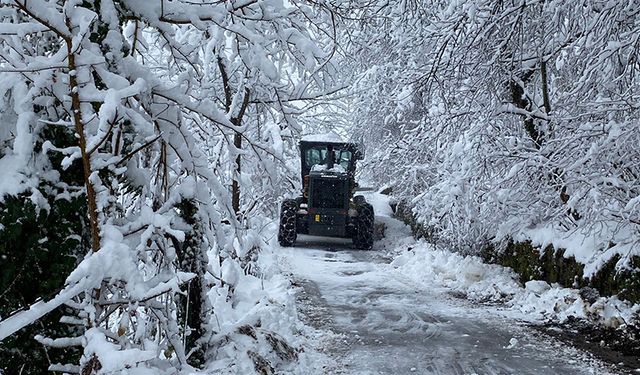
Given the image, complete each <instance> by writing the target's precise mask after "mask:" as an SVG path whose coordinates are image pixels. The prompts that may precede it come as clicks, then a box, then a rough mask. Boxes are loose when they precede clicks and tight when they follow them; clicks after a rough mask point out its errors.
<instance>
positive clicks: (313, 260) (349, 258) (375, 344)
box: [274, 193, 615, 375]
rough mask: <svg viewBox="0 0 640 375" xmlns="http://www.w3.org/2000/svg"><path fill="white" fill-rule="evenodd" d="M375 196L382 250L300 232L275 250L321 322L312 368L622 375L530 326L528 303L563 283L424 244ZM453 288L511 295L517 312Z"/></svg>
mask: <svg viewBox="0 0 640 375" xmlns="http://www.w3.org/2000/svg"><path fill="white" fill-rule="evenodd" d="M366 198H367V200H368V201H369V202H371V203H372V205H373V206H374V210H375V211H376V221H377V222H378V223H384V225H385V226H386V227H387V228H386V237H385V238H384V239H383V240H381V241H376V243H375V245H374V249H373V250H372V251H357V250H353V249H352V246H351V242H350V241H349V240H344V239H330V238H320V237H311V236H299V238H298V242H297V244H296V247H294V248H278V249H277V253H276V254H275V255H274V256H275V258H276V261H277V263H278V264H279V265H280V267H281V268H282V269H285V270H288V271H289V272H290V273H291V276H292V277H293V278H294V279H295V280H296V284H297V285H298V286H299V291H298V301H299V304H298V313H299V314H300V316H301V317H303V318H304V320H305V322H306V323H307V324H309V325H310V326H311V328H308V327H307V328H306V329H305V330H304V333H305V334H306V335H307V336H308V338H309V341H308V342H307V343H308V344H313V345H312V347H310V348H309V352H310V353H311V352H315V354H313V355H312V357H310V358H311V360H310V361H309V362H307V364H308V367H306V369H307V370H308V372H307V373H308V374H363V375H366V374H414V373H415V374H438V375H450V374H456V375H462V374H478V375H481V374H482V375H484V374H610V373H615V371H614V370H612V369H610V368H608V367H607V366H606V365H603V364H602V363H600V362H599V361H597V360H595V359H593V358H592V356H591V355H589V354H587V353H584V352H582V351H580V350H577V349H574V348H571V347H568V346H567V345H566V344H564V343H561V342H559V341H557V340H555V339H552V338H549V337H548V336H545V335H543V334H541V333H539V332H538V331H536V330H533V329H531V328H529V327H528V325H527V323H521V322H520V320H521V317H524V316H528V314H529V312H527V311H526V309H525V307H531V306H536V304H535V303H533V302H531V301H528V300H527V299H526V298H525V297H528V298H531V296H532V295H534V294H536V293H538V294H540V296H545V293H548V294H547V295H548V296H549V297H548V298H551V299H553V298H552V296H562V293H563V289H560V288H553V287H549V288H547V287H546V286H545V285H542V284H541V283H535V282H534V283H529V284H527V287H526V288H523V287H522V286H520V285H519V284H518V282H516V281H515V280H516V279H515V275H513V273H511V272H510V271H509V270H507V269H506V268H503V267H499V266H495V265H486V264H483V263H482V262H481V261H480V260H479V259H476V258H472V257H462V256H459V255H457V254H453V253H451V252H448V251H445V250H440V249H435V248H433V247H431V246H429V245H427V244H424V243H420V242H416V241H415V240H413V239H412V238H411V234H410V231H409V229H408V228H406V227H405V226H404V225H403V224H401V223H400V222H398V221H397V220H395V219H393V218H392V217H391V215H392V213H391V210H390V209H389V207H388V198H387V197H385V196H383V195H381V194H378V193H369V194H366ZM276 247H277V245H276ZM394 258H395V259H394ZM553 290H555V291H556V292H557V293H556V294H555V295H554V294H553V292H551V291H553ZM452 294H453V295H455V294H464V295H465V296H468V297H470V299H472V300H479V301H496V300H500V301H505V302H508V303H510V305H508V306H509V309H508V310H507V311H508V312H509V313H505V309H504V308H502V307H501V304H477V303H472V302H469V301H468V300H466V299H460V298H456V297H454V296H452ZM541 298H542V297H541ZM558 298H559V297H558ZM558 298H556V299H558ZM556 299H553V300H556ZM518 301H519V302H518ZM545 301H546V300H545ZM544 303H545V302H544V301H543V300H542V299H541V301H540V306H543V305H544ZM567 303H568V302H567ZM570 306H573V304H571V305H570ZM535 311H538V312H540V314H542V311H543V310H541V309H538V310H535ZM554 311H555V310H554ZM567 311H569V309H568V308H567ZM516 312H517V313H516ZM317 352H323V353H326V354H327V355H328V356H329V357H322V356H320V355H319V354H317ZM313 356H315V357H313ZM314 361H315V362H314Z"/></svg>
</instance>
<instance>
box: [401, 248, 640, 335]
mask: <svg viewBox="0 0 640 375" xmlns="http://www.w3.org/2000/svg"><path fill="white" fill-rule="evenodd" d="M392 266H393V267H395V268H396V270H397V271H398V272H400V273H402V274H403V275H406V276H409V277H410V278H412V279H414V280H416V281H418V282H420V283H423V284H428V285H429V286H430V287H445V288H448V289H451V290H452V291H453V292H454V294H461V295H464V296H466V297H467V298H469V299H471V300H473V301H478V302H504V303H505V306H506V309H505V310H504V312H505V314H507V315H509V316H512V317H514V318H517V319H520V320H523V321H527V322H530V323H544V322H550V321H553V322H560V323H561V322H564V321H566V320H567V319H569V318H570V317H574V318H580V319H585V320H588V321H591V322H594V323H597V324H602V325H605V326H608V327H614V328H617V327H619V326H621V325H623V324H639V323H640V322H639V321H638V314H640V304H635V305H631V304H629V303H627V302H623V301H620V300H619V299H618V298H617V297H615V296H614V297H598V296H597V295H596V296H593V297H590V296H588V295H585V293H584V291H581V290H577V289H571V288H562V287H560V286H559V285H557V284H553V285H549V284H548V283H546V282H545V281H538V280H532V281H529V282H527V283H526V284H525V285H524V286H523V285H521V284H520V283H519V282H518V281H517V279H518V277H517V275H516V274H515V273H514V272H513V271H512V270H511V269H509V268H506V267H502V266H498V265H493V264H486V263H483V262H482V260H481V259H480V258H478V257H475V256H462V255H460V254H457V253H453V252H451V251H448V250H444V249H439V248H436V247H434V246H433V245H430V244H427V243H425V242H417V243H416V244H415V246H413V247H410V248H408V249H407V248H406V247H405V251H404V252H403V253H402V254H401V255H399V256H398V257H397V258H396V259H395V260H394V261H393V262H392Z"/></svg>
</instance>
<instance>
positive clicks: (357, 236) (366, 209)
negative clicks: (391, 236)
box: [353, 202, 374, 250]
mask: <svg viewBox="0 0 640 375" xmlns="http://www.w3.org/2000/svg"><path fill="white" fill-rule="evenodd" d="M356 211H357V212H358V216H356V217H354V218H353V220H354V224H355V225H354V227H355V228H354V229H355V231H354V233H353V245H354V246H355V247H356V249H360V250H369V249H371V248H372V247H373V219H374V213H373V206H371V205H370V204H369V203H366V202H359V204H357V205H356Z"/></svg>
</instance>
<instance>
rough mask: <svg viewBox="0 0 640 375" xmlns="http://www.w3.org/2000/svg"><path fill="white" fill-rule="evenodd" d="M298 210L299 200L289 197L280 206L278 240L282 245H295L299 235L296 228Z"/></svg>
mask: <svg viewBox="0 0 640 375" xmlns="http://www.w3.org/2000/svg"><path fill="white" fill-rule="evenodd" d="M297 212H298V201H297V200H295V199H287V200H285V201H284V202H282V206H281V207H280V228H279V229H278V242H279V243H280V246H284V247H289V246H293V244H294V243H295V242H296V237H297V236H298V232H297V228H296V214H297Z"/></svg>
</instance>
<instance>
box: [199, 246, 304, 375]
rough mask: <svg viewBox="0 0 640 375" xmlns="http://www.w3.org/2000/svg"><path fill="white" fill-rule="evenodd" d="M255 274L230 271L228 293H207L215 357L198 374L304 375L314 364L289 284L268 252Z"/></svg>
mask: <svg viewBox="0 0 640 375" xmlns="http://www.w3.org/2000/svg"><path fill="white" fill-rule="evenodd" d="M257 265H258V268H259V270H258V273H259V276H253V275H246V274H244V273H243V271H242V270H241V269H239V268H238V269H236V270H227V273H234V272H235V273H236V274H237V276H238V279H237V281H240V282H237V283H236V284H235V285H234V286H233V288H234V291H233V294H229V293H225V292H224V290H222V289H217V290H216V291H215V292H214V291H212V292H211V293H210V294H209V298H210V299H211V303H212V307H213V310H214V312H215V313H214V315H215V319H214V320H213V321H212V322H211V323H210V324H212V325H213V327H212V329H211V331H213V332H216V334H215V336H214V337H212V338H211V341H212V342H217V343H218V345H217V347H218V349H217V351H216V353H210V354H211V356H214V357H216V358H218V359H217V360H216V361H214V362H212V363H209V365H208V366H207V368H206V370H205V371H204V373H215V374H256V373H257V374H272V373H282V374H308V373H312V372H313V371H311V370H312V368H313V367H312V364H313V363H314V361H315V357H313V356H314V354H315V352H314V351H313V350H309V348H308V347H309V345H308V344H307V342H306V339H305V335H304V333H303V331H304V329H305V327H304V325H303V323H302V322H301V321H300V320H299V319H298V313H297V310H296V305H295V295H294V291H293V289H292V286H291V281H290V280H289V279H288V278H286V277H285V276H283V271H282V269H280V267H279V265H278V264H277V261H276V257H275V255H274V253H273V248H272V247H269V248H268V249H263V250H262V251H261V253H260V256H259V258H258V264H257Z"/></svg>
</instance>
